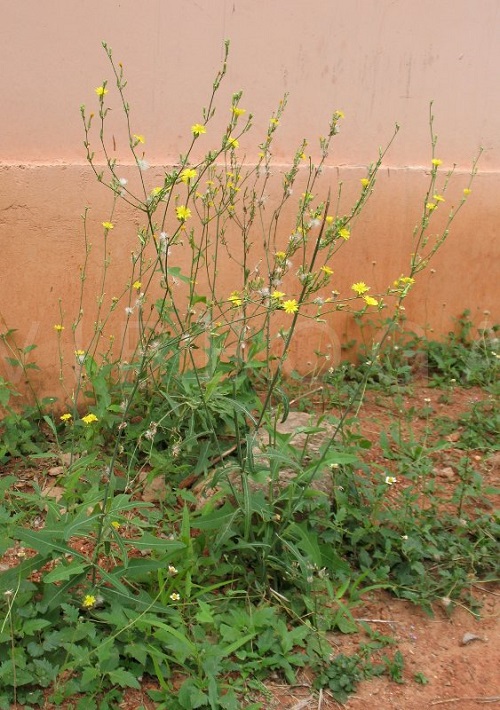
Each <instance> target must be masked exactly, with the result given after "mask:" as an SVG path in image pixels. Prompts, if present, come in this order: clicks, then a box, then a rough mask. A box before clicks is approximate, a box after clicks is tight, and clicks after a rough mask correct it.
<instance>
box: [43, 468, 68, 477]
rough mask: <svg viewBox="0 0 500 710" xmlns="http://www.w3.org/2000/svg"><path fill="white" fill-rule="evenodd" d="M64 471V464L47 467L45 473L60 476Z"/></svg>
mask: <svg viewBox="0 0 500 710" xmlns="http://www.w3.org/2000/svg"><path fill="white" fill-rule="evenodd" d="M63 473H64V466H52V468H49V470H48V471H47V475H49V476H62V474H63Z"/></svg>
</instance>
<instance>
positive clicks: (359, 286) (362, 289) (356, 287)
mask: <svg viewBox="0 0 500 710" xmlns="http://www.w3.org/2000/svg"><path fill="white" fill-rule="evenodd" d="M351 288H352V290H353V291H354V293H357V294H358V296H362V295H363V294H364V293H366V292H367V291H369V290H370V287H369V286H367V285H366V284H365V282H364V281H358V282H357V283H355V284H353V285H352V286H351Z"/></svg>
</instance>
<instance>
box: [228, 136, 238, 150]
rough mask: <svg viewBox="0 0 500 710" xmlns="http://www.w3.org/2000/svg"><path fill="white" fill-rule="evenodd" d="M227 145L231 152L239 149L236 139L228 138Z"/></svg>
mask: <svg viewBox="0 0 500 710" xmlns="http://www.w3.org/2000/svg"><path fill="white" fill-rule="evenodd" d="M227 144H228V146H229V147H230V148H232V149H233V150H236V148H239V147H240V143H239V141H238V140H237V139H236V138H232V137H231V136H229V138H228V139H227Z"/></svg>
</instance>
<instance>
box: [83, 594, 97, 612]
mask: <svg viewBox="0 0 500 710" xmlns="http://www.w3.org/2000/svg"><path fill="white" fill-rule="evenodd" d="M96 601H97V599H96V598H95V597H94V595H93V594H86V595H85V596H84V597H83V600H82V606H83V608H84V609H92V607H93V606H94V605H95V603H96Z"/></svg>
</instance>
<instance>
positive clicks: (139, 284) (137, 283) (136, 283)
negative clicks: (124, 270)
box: [132, 281, 142, 291]
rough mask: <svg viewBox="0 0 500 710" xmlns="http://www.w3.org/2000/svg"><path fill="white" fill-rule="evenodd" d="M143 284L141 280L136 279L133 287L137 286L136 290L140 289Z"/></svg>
mask: <svg viewBox="0 0 500 710" xmlns="http://www.w3.org/2000/svg"><path fill="white" fill-rule="evenodd" d="M141 286H142V283H141V282H140V281H134V283H133V284H132V288H135V290H136V291H138V290H139V289H140V288H141Z"/></svg>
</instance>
